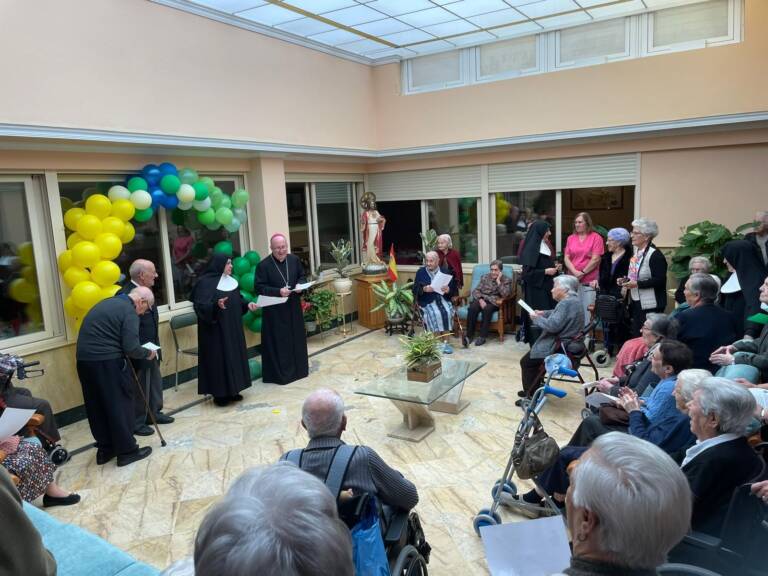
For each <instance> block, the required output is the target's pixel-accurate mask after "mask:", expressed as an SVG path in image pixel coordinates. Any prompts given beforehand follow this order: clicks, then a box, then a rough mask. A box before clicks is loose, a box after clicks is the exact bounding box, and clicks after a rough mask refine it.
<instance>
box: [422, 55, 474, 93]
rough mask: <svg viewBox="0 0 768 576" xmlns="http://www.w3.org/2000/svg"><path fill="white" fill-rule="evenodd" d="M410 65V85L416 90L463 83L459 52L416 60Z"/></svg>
mask: <svg viewBox="0 0 768 576" xmlns="http://www.w3.org/2000/svg"><path fill="white" fill-rule="evenodd" d="M410 63H411V82H410V83H411V88H412V89H414V90H416V89H419V88H425V87H427V86H441V85H449V84H453V83H456V82H459V81H461V56H460V54H459V51H458V50H453V51H452V52H443V53H440V54H434V55H432V56H422V57H421V58H414V59H413V60H411V61H410Z"/></svg>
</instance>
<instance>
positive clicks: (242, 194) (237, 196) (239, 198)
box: [232, 188, 248, 208]
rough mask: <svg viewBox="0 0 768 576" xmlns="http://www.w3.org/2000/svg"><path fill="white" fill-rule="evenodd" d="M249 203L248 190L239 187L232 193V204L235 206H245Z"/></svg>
mask: <svg viewBox="0 0 768 576" xmlns="http://www.w3.org/2000/svg"><path fill="white" fill-rule="evenodd" d="M246 204H248V192H246V191H245V190H244V189H243V188H238V189H237V190H235V192H234V193H233V194H232V206H234V207H235V208H243V207H245V205H246Z"/></svg>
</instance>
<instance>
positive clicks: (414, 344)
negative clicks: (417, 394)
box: [400, 331, 443, 382]
mask: <svg viewBox="0 0 768 576" xmlns="http://www.w3.org/2000/svg"><path fill="white" fill-rule="evenodd" d="M400 342H402V344H403V349H404V350H405V365H406V367H407V370H406V377H407V378H408V380H415V381H417V382H430V381H431V380H433V379H434V378H435V377H436V376H439V375H440V373H441V372H442V365H441V363H440V357H441V355H442V350H443V342H442V340H441V339H440V337H439V336H438V335H437V334H435V333H433V332H429V331H427V332H423V333H422V334H419V335H417V336H411V337H407V336H406V337H403V338H400Z"/></svg>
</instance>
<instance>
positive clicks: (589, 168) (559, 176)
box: [488, 154, 637, 192]
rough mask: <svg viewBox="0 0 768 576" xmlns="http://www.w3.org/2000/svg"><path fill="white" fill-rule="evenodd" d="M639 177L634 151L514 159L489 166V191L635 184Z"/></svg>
mask: <svg viewBox="0 0 768 576" xmlns="http://www.w3.org/2000/svg"><path fill="white" fill-rule="evenodd" d="M636 180H637V160H636V156H635V155H634V154H622V155H617V156H593V157H589V158H563V159H557V160H537V161H534V162H513V163H510V164H492V165H490V166H489V167H488V191H489V192H515V191H520V190H552V189H558V188H591V187H594V186H632V185H634V184H635V183H636Z"/></svg>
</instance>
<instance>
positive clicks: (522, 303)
mask: <svg viewBox="0 0 768 576" xmlns="http://www.w3.org/2000/svg"><path fill="white" fill-rule="evenodd" d="M517 303H518V304H520V308H522V309H523V310H525V311H526V312H528V314H533V313H534V312H535V310H534V309H533V308H531V307H530V306H529V305H528V303H527V302H526V301H525V300H523V299H522V298H520V300H518V301H517Z"/></svg>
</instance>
